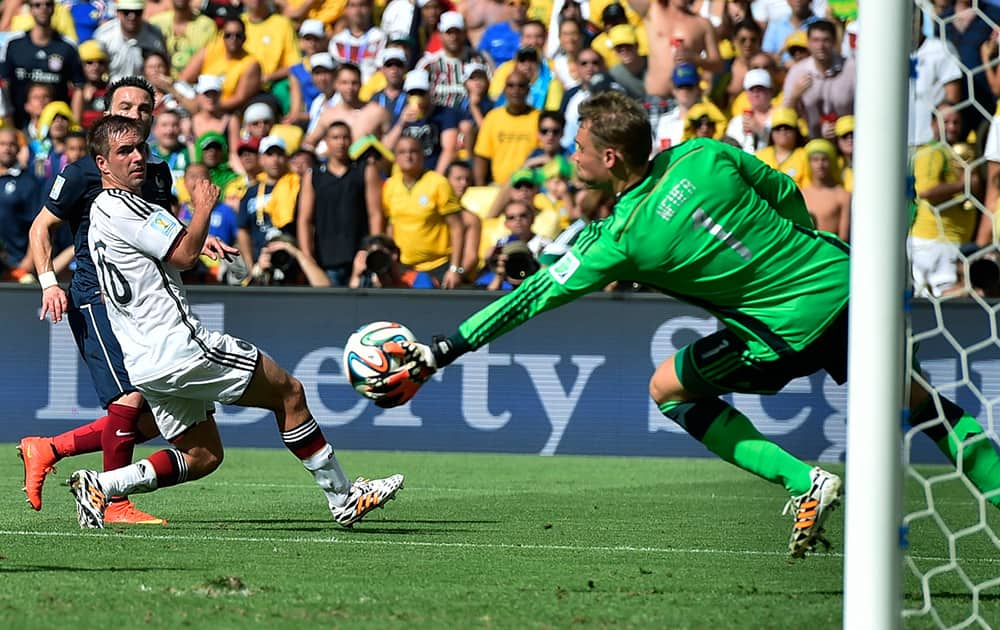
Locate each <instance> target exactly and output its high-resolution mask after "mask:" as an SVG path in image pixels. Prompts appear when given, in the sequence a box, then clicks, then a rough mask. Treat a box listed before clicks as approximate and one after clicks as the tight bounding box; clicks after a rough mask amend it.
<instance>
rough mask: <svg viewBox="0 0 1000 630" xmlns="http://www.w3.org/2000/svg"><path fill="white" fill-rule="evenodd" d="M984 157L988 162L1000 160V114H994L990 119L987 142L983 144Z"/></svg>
mask: <svg viewBox="0 0 1000 630" xmlns="http://www.w3.org/2000/svg"><path fill="white" fill-rule="evenodd" d="M983 157H984V158H986V160H987V161H988V162H1000V116H994V117H993V120H991V121H990V130H989V132H988V133H987V134H986V144H984V145H983Z"/></svg>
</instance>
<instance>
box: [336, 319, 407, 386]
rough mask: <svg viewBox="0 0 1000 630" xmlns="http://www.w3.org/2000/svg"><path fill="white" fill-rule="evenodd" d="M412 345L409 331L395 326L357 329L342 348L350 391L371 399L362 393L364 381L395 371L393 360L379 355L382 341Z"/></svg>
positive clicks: (374, 323) (382, 354)
mask: <svg viewBox="0 0 1000 630" xmlns="http://www.w3.org/2000/svg"><path fill="white" fill-rule="evenodd" d="M403 340H409V341H415V340H416V337H414V336H413V333H412V332H410V329H409V328H407V327H406V326H403V325H402V324H397V323H395V322H372V323H370V324H365V325H364V326H362V327H361V328H358V329H357V330H356V331H354V333H353V334H351V336H350V337H348V338H347V343H346V344H345V345H344V374H346V375H347V380H348V382H350V384H351V387H353V388H354V390H355V391H356V392H358V393H359V394H361V395H362V396H365V397H366V398H373V396H371V395H369V394H368V392H366V391H364V389H363V386H364V384H365V379H366V378H371V377H373V376H382V375H384V374H388V373H389V372H392V371H393V370H394V369H396V368H397V367H399V365H398V362H397V361H396V359H395V358H393V357H391V356H389V355H387V354H386V353H385V352H383V351H382V344H383V343H385V342H386V341H403Z"/></svg>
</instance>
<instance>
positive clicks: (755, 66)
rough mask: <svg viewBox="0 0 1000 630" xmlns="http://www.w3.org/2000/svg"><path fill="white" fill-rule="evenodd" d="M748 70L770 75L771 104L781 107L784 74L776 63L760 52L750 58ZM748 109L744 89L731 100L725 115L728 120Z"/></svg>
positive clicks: (747, 100) (748, 99)
mask: <svg viewBox="0 0 1000 630" xmlns="http://www.w3.org/2000/svg"><path fill="white" fill-rule="evenodd" d="M749 69H750V70H764V71H766V72H767V73H768V74H769V75H771V90H772V91H773V93H774V96H773V97H772V99H771V104H772V105H773V106H774V107H781V104H782V103H784V96H783V94H782V93H781V86H782V84H783V82H784V77H785V73H784V71H783V69H782V68H780V67H779V66H778V62H776V61H775V60H774V57H772V56H771V55H769V54H767V53H766V52H763V51H761V52H759V53H757V54H756V55H754V56H753V57H751V58H750V68H749ZM748 71H749V70H748ZM748 109H750V98H749V96H748V95H747V91H746V90H745V89H744V90H743V91H742V92H740V93H739V94H737V95H736V98H734V99H733V100H732V102H731V103H730V104H729V109H728V111H726V113H727V114H728V115H729V117H730V118H733V117H736V116H742V115H743V112H745V111H746V110H748Z"/></svg>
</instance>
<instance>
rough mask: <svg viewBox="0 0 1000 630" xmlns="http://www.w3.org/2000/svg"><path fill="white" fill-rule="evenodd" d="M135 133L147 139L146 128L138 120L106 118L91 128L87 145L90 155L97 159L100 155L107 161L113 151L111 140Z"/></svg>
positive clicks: (119, 117) (117, 117)
mask: <svg viewBox="0 0 1000 630" xmlns="http://www.w3.org/2000/svg"><path fill="white" fill-rule="evenodd" d="M129 132H134V133H136V134H138V135H139V137H140V138H145V137H146V127H145V125H143V124H142V122H140V121H139V120H138V119H137V118H129V117H128V116H104V117H102V118H101V119H99V120H98V121H97V122H96V123H94V126H93V127H91V128H90V138H89V140H88V142H87V144H88V145H89V147H90V155H91V156H92V157H94V158H96V157H97V156H98V155H100V156H102V157H104V158H105V159H107V157H108V153H109V152H110V151H111V138H113V137H115V136H120V135H122V134H124V133H129Z"/></svg>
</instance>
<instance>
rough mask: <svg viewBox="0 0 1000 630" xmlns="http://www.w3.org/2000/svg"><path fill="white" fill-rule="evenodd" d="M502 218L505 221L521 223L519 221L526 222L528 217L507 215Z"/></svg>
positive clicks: (525, 215) (524, 215)
mask: <svg viewBox="0 0 1000 630" xmlns="http://www.w3.org/2000/svg"><path fill="white" fill-rule="evenodd" d="M504 218H505V219H507V220H508V221H521V220H524V221H527V220H528V219H529V218H530V216H529V215H527V214H508V215H505V216H504Z"/></svg>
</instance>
